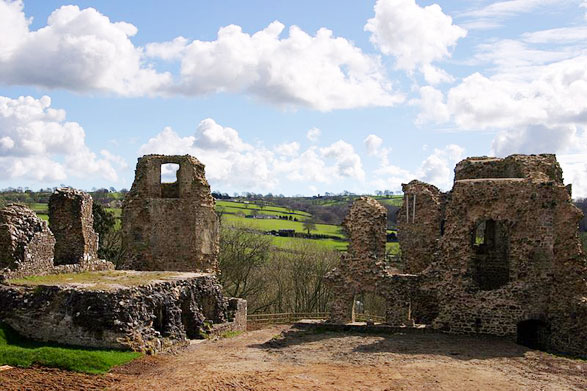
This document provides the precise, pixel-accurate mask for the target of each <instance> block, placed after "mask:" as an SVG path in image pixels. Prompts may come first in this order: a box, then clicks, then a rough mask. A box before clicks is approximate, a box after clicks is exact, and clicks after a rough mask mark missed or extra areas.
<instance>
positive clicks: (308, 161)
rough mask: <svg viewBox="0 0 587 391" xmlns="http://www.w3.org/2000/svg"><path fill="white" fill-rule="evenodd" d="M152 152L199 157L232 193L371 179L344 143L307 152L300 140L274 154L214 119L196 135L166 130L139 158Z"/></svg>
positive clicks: (209, 175) (214, 179)
mask: <svg viewBox="0 0 587 391" xmlns="http://www.w3.org/2000/svg"><path fill="white" fill-rule="evenodd" d="M211 140H212V141H213V142H212V141H211ZM218 140H222V142H218ZM228 140H230V141H228ZM148 153H161V154H168V155H176V154H191V155H193V156H196V157H197V158H198V159H199V160H200V161H202V163H204V164H205V165H206V177H207V178H208V180H209V181H210V183H211V184H213V186H216V187H220V188H222V189H223V190H230V191H232V190H234V191H244V190H253V191H255V190H273V189H276V188H277V186H278V185H279V183H280V180H281V179H282V178H285V179H287V180H288V181H299V182H305V183H310V184H311V183H332V182H333V181H336V180H339V179H345V178H349V179H358V180H363V179H364V177H365V172H364V171H363V168H362V164H361V158H360V156H359V155H358V154H357V153H356V152H355V151H354V149H353V147H352V145H350V144H348V143H346V142H344V141H338V142H336V143H333V144H332V145H330V146H327V147H324V148H320V149H319V148H317V147H315V146H312V147H310V148H308V149H306V150H305V151H301V150H300V144H299V143H298V142H295V141H294V142H291V143H285V144H280V145H277V146H275V147H274V148H273V150H271V149H269V148H267V147H265V146H263V145H258V146H256V147H253V146H252V145H250V144H247V143H246V142H244V141H243V140H242V139H241V138H240V136H239V134H238V132H237V131H236V130H235V129H232V128H228V127H224V126H222V125H220V124H218V123H216V122H215V121H214V120H213V119H210V118H208V119H205V120H203V121H201V122H200V123H199V124H198V126H197V129H196V132H195V135H194V136H186V137H182V136H180V135H178V134H177V133H176V132H175V131H173V130H172V129H171V128H169V127H166V128H165V129H163V131H162V132H161V133H159V134H157V135H156V136H154V137H152V138H151V139H149V140H148V142H147V143H145V144H144V145H142V146H141V147H140V149H139V154H148ZM327 160H331V161H332V162H331V163H329V162H327Z"/></svg>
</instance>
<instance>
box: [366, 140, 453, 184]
mask: <svg viewBox="0 0 587 391" xmlns="http://www.w3.org/2000/svg"><path fill="white" fill-rule="evenodd" d="M464 151H465V150H464V148H462V147H461V146H459V145H456V144H450V145H447V146H445V147H444V148H435V149H434V151H433V152H432V153H431V154H430V155H428V156H427V157H426V158H425V159H424V161H422V163H421V164H420V166H419V167H418V168H417V169H416V170H414V171H410V170H406V169H403V168H401V167H399V166H396V165H391V164H387V163H385V164H383V163H382V164H381V166H380V167H379V168H378V169H377V170H375V174H376V177H377V179H376V180H374V181H373V182H371V183H372V184H373V185H374V186H375V187H376V188H379V189H390V190H400V189H401V184H402V183H408V182H410V181H411V180H412V179H419V180H421V181H424V182H428V183H431V184H433V185H435V186H437V187H439V188H441V189H443V190H448V189H450V188H451V186H452V180H453V177H454V171H453V169H454V166H455V165H456V163H458V162H459V161H460V160H461V159H462V158H463V156H464Z"/></svg>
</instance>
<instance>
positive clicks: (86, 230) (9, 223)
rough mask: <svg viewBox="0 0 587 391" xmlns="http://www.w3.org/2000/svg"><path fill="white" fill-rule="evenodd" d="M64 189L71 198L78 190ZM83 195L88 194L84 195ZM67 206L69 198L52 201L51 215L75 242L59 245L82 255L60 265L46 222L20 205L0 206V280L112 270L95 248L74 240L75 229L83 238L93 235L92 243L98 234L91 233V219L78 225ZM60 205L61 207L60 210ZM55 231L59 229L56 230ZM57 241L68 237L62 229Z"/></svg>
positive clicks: (53, 238) (89, 244)
mask: <svg viewBox="0 0 587 391" xmlns="http://www.w3.org/2000/svg"><path fill="white" fill-rule="evenodd" d="M64 192H65V193H68V194H74V196H75V197H77V196H78V194H79V193H81V192H79V191H77V190H75V191H74V190H71V189H67V190H65V191H64ZM82 194H85V193H82ZM86 196H88V197H89V195H87V194H86ZM59 197H60V196H59ZM83 197H84V198H85V196H83ZM84 203H87V201H84ZM70 207H71V203H70V202H69V201H66V202H65V203H62V202H57V203H53V212H52V213H53V216H55V215H57V216H58V222H59V224H61V226H62V227H64V230H63V231H65V232H72V236H73V241H74V243H76V246H74V247H71V246H69V245H68V244H67V243H66V245H65V246H62V247H61V248H62V249H63V248H66V249H71V248H74V249H75V250H74V251H77V254H82V256H81V257H80V258H76V262H75V263H65V264H60V265H55V264H54V251H55V248H56V240H55V237H54V235H53V233H52V231H51V230H50V229H49V227H48V225H47V222H45V221H43V220H41V219H40V218H39V217H38V216H37V215H36V214H35V212H33V211H32V210H31V209H29V208H27V207H26V206H24V205H18V204H12V205H9V206H7V207H5V208H3V209H0V281H2V280H6V279H14V278H22V277H27V276H34V275H46V274H59V273H77V272H85V271H103V270H111V269H114V265H113V264H112V263H111V262H108V261H105V260H102V259H98V258H97V257H96V256H95V252H96V249H95V247H93V245H91V243H88V242H84V241H81V240H80V241H77V242H76V238H75V235H76V232H77V233H79V232H81V231H83V235H84V237H85V238H95V240H96V242H95V245H97V239H98V237H97V235H96V233H94V229H93V227H92V225H91V222H90V223H89V225H88V223H87V222H86V223H84V224H83V225H81V226H80V225H79V222H80V221H79V219H78V214H76V213H71V209H70ZM61 208H65V210H64V211H61V210H60V209H61ZM90 211H91V204H90ZM90 213H91V212H90ZM76 227H77V228H76ZM78 229H79V230H78ZM56 230H57V231H59V229H56ZM61 240H62V241H65V242H67V240H68V237H67V236H65V235H64V233H63V232H61ZM92 240H93V239H92ZM84 254H85V255H84ZM70 259H71V258H70Z"/></svg>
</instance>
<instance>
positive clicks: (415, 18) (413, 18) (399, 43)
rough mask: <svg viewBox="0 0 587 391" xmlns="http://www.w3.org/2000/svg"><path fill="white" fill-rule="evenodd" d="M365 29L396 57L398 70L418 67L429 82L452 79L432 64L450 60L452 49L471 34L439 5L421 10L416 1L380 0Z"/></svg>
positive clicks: (377, 45) (382, 50)
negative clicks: (446, 59) (454, 22)
mask: <svg viewBox="0 0 587 391" xmlns="http://www.w3.org/2000/svg"><path fill="white" fill-rule="evenodd" d="M365 30H366V31H369V32H370V33H371V38H370V39H371V42H373V44H375V46H376V47H378V48H379V50H381V52H382V53H384V54H387V55H391V56H394V57H395V59H396V67H397V68H398V69H404V70H407V71H410V72H411V71H413V70H414V69H416V68H418V69H420V71H422V72H423V73H424V76H425V78H426V80H427V81H428V82H429V83H439V82H443V81H450V80H452V78H451V77H450V76H449V75H448V74H447V73H446V72H444V71H443V70H441V69H438V68H436V67H434V66H432V65H431V64H432V63H433V62H435V61H440V60H443V59H445V58H448V57H450V55H451V53H450V51H449V49H450V48H451V47H454V46H455V45H456V43H457V41H458V40H459V39H460V38H463V37H465V36H466V35H467V31H466V30H465V29H463V28H461V27H459V26H457V25H454V24H453V23H452V18H451V17H450V16H449V15H446V14H445V13H444V12H442V9H441V8H440V6H439V5H438V4H432V5H429V6H426V7H420V6H419V5H418V4H416V1H415V0H377V3H376V4H375V17H374V18H372V19H369V20H368V21H367V24H366V25H365Z"/></svg>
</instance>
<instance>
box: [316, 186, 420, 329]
mask: <svg viewBox="0 0 587 391" xmlns="http://www.w3.org/2000/svg"><path fill="white" fill-rule="evenodd" d="M343 226H344V228H345V230H346V231H347V233H348V235H349V247H348V252H347V253H346V254H343V255H342V256H341V261H340V265H339V266H338V267H337V268H336V269H334V270H333V271H331V272H330V273H329V274H328V276H327V282H328V283H329V284H330V285H331V286H332V287H333V290H334V300H333V302H332V304H331V308H330V321H331V322H334V323H347V322H354V320H355V313H354V308H353V306H354V303H355V297H356V295H357V294H360V293H365V292H368V293H375V294H377V295H380V296H381V297H384V298H385V299H386V302H387V303H388V305H387V309H386V321H387V323H389V324H393V325H404V324H405V323H406V322H407V321H408V319H409V303H408V302H406V298H409V297H410V296H411V294H410V292H411V291H412V290H413V289H414V287H415V286H416V285H415V281H416V280H415V279H414V278H411V277H412V276H409V275H400V274H398V273H397V271H396V270H394V269H393V268H391V267H390V266H389V265H388V264H387V263H386V262H385V243H386V232H387V210H386V209H385V207H384V206H383V205H381V204H379V203H378V202H377V201H376V200H375V199H373V198H370V197H361V198H359V199H357V200H355V202H354V203H353V205H352V207H351V209H350V211H349V214H348V215H347V217H346V218H345V219H344V221H343ZM392 281H393V283H392ZM391 285H393V286H395V287H396V290H389V289H387V287H388V286H391ZM400 287H401V288H400Z"/></svg>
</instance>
